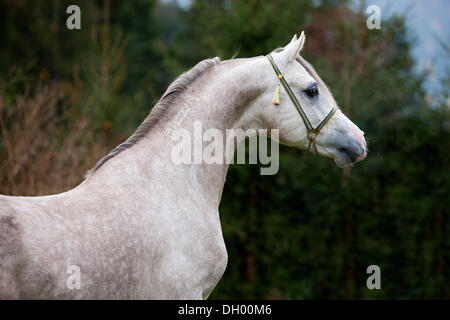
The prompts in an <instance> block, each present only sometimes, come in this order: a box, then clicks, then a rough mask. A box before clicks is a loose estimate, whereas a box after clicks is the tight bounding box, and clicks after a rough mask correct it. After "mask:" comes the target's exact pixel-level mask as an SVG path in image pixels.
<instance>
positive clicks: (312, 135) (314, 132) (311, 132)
mask: <svg viewBox="0 0 450 320" xmlns="http://www.w3.org/2000/svg"><path fill="white" fill-rule="evenodd" d="M267 59H269V61H270V64H271V65H272V68H273V70H274V71H275V73H276V75H277V77H278V80H279V81H280V83H281V84H282V85H283V88H284V90H286V92H287V94H288V96H289V98H291V101H292V103H293V104H294V106H295V109H297V112H298V114H299V115H300V117H302V120H303V122H304V123H305V126H306V136H307V138H308V140H309V146H308V151H309V150H310V149H311V145H312V146H314V151H315V153H317V147H316V144H315V142H314V140H315V139H316V138H317V136H318V135H319V133H320V130H321V129H322V128H323V126H324V125H325V124H326V123H327V122H328V120H330V119H331V117H333V115H334V113H335V112H336V111H337V107H333V109H331V111H330V112H329V113H328V114H327V116H326V117H325V118H324V119H323V120H322V122H321V123H320V124H319V125H318V126H317V127H316V128H314V127H313V126H312V125H311V122H310V121H309V119H308V117H307V116H306V113H305V111H303V108H302V106H301V105H300V102H298V100H297V97H296V96H295V94H294V93H293V92H292V90H291V87H290V86H289V84H288V83H287V81H286V79H284V77H283V74H282V73H281V71H280V69H278V67H277V65H276V64H275V61H273V58H272V56H271V55H270V54H268V55H267Z"/></svg>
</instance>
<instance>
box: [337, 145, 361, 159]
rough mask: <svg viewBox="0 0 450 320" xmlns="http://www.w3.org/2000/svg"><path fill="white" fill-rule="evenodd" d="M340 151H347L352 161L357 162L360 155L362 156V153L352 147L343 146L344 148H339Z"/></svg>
mask: <svg viewBox="0 0 450 320" xmlns="http://www.w3.org/2000/svg"><path fill="white" fill-rule="evenodd" d="M339 151H341V152H343V153H345V154H346V155H347V156H348V157H349V159H350V160H351V161H352V162H356V159H358V157H359V156H360V154H359V153H358V152H356V150H354V149H352V148H345V147H343V148H339Z"/></svg>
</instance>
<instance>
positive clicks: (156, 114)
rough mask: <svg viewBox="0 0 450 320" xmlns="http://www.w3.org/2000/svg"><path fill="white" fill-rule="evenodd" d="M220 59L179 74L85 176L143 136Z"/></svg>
mask: <svg viewBox="0 0 450 320" xmlns="http://www.w3.org/2000/svg"><path fill="white" fill-rule="evenodd" d="M219 62H220V59H219V58H218V57H215V58H212V59H205V60H203V61H200V62H199V63H197V64H196V65H195V66H194V67H193V68H192V69H190V70H189V71H187V72H185V73H183V74H181V75H180V76H179V77H178V78H177V79H175V81H174V82H172V83H171V84H170V86H169V87H168V88H167V90H166V92H165V93H164V94H163V95H162V97H161V98H160V99H159V101H158V102H157V103H156V104H155V106H154V107H153V108H152V110H151V112H150V114H149V115H148V116H147V117H146V118H145V120H144V121H143V122H142V123H141V125H140V126H139V127H138V128H137V129H136V131H135V132H134V133H133V134H132V135H131V136H130V137H129V138H128V139H127V140H126V141H124V142H122V143H121V144H119V145H118V146H117V147H115V148H114V149H113V150H111V151H110V152H109V153H108V154H107V155H106V156H104V157H103V158H101V159H100V160H99V161H98V162H97V164H96V165H95V167H94V168H93V169H91V170H89V171H88V173H87V174H86V178H87V177H89V176H91V175H93V174H94V173H95V172H96V171H97V170H98V169H99V168H100V167H101V166H103V165H104V164H105V163H106V162H107V161H108V160H110V159H112V158H114V157H115V156H117V155H118V154H119V153H121V152H122V151H124V150H126V149H129V148H131V147H132V146H134V145H135V144H136V143H137V142H138V141H139V140H141V139H142V138H144V137H145V136H146V135H147V133H149V131H150V130H151V129H152V128H153V127H154V126H155V125H156V124H157V123H158V122H159V121H160V120H161V118H163V116H164V114H165V113H166V111H167V110H168V108H169V107H170V106H171V105H172V104H173V103H174V101H175V99H177V98H178V97H179V96H180V94H182V93H183V92H184V91H185V90H186V88H187V87H188V86H189V85H191V84H192V83H193V82H194V81H195V80H197V79H198V78H199V77H200V76H201V75H203V74H204V73H206V72H207V71H208V70H210V69H211V68H212V67H213V66H215V65H216V64H218V63H219Z"/></svg>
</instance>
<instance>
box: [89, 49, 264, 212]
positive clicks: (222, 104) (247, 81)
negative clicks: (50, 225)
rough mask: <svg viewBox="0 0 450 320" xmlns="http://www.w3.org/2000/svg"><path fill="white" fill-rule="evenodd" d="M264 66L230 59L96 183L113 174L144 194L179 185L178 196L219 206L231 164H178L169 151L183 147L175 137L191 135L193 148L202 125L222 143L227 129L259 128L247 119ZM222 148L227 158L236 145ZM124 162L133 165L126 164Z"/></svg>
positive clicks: (201, 81) (254, 61) (194, 85)
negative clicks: (154, 188)
mask: <svg viewBox="0 0 450 320" xmlns="http://www.w3.org/2000/svg"><path fill="white" fill-rule="evenodd" d="M264 62H265V61H264ZM260 65H261V66H262V65H263V61H262V59H261V58H259V59H258V58H252V59H239V60H236V61H233V60H231V61H226V62H222V63H221V64H220V65H217V66H216V67H215V68H214V69H213V70H211V74H207V75H205V77H204V78H202V77H201V78H199V79H198V80H197V81H195V82H194V83H192V84H191V85H190V86H189V87H188V88H187V89H186V90H185V92H183V93H182V94H181V95H180V97H179V98H178V99H177V100H176V101H175V103H174V104H173V105H171V106H170V107H169V108H168V110H167V111H166V114H165V116H164V118H163V119H161V120H160V122H158V123H157V125H156V126H155V127H154V128H153V129H152V130H151V131H150V132H149V133H148V134H147V135H146V136H145V137H144V138H143V139H142V140H141V141H139V142H138V143H137V144H136V145H135V146H133V147H132V148H130V149H128V150H126V151H125V152H123V156H121V155H119V156H117V159H115V158H113V159H111V160H110V161H108V162H111V163H110V164H109V166H108V163H106V164H105V165H104V166H105V168H104V169H103V168H102V169H103V171H102V169H100V170H99V172H98V173H95V175H94V176H93V177H92V178H94V177H95V176H96V175H97V174H98V177H99V178H98V179H101V178H100V176H103V177H104V176H105V175H106V176H107V175H111V174H112V173H114V174H116V175H118V178H117V181H121V182H123V181H130V183H133V184H134V185H135V186H137V185H136V184H137V183H139V184H142V186H139V187H138V188H141V189H146V188H147V187H148V185H149V184H153V185H154V184H158V183H159V179H161V180H163V181H165V182H166V183H167V184H168V187H169V188H170V189H171V190H174V189H176V188H177V186H180V190H179V192H181V193H182V192H183V190H184V192H186V190H188V192H195V194H196V195H197V196H200V195H203V196H204V199H207V200H208V201H211V204H212V205H213V206H214V207H218V205H219V202H220V198H221V195H222V190H223V187H224V184H225V179H226V173H227V169H228V164H227V163H226V161H225V160H224V161H222V164H206V163H204V162H202V163H200V164H176V163H174V162H173V160H172V158H171V152H172V149H173V148H174V147H175V145H176V144H177V143H179V142H178V141H174V139H173V132H174V131H175V130H184V131H185V132H189V134H190V136H191V138H192V141H193V144H195V143H196V142H195V141H194V136H195V135H196V134H197V133H198V125H199V124H201V127H202V132H201V134H203V133H204V132H205V131H206V130H208V129H216V130H219V131H220V132H221V133H222V136H223V137H224V138H226V131H227V129H243V130H247V129H248V128H255V129H257V128H258V127H259V124H258V123H257V122H256V121H255V120H254V119H251V116H249V115H248V108H249V106H250V105H251V104H252V101H253V100H254V99H255V98H257V97H258V96H259V95H260V94H261V93H262V92H263V91H264V87H265V85H266V84H265V83H264V82H263V81H259V79H264V77H263V75H262V74H259V73H263V72H267V70H268V68H261V66H260ZM266 67H267V66H266ZM195 127H197V129H195ZM195 130H197V133H196V132H194V131H195ZM197 141H198V140H197ZM201 143H202V144H203V145H202V148H200V149H201V150H204V148H205V146H206V145H207V144H209V141H206V142H205V141H203V139H202V142H201ZM223 145H224V148H228V150H225V152H224V154H225V155H226V153H227V152H232V153H233V152H234V149H235V145H234V144H232V145H231V146H230V145H229V144H226V143H225V142H224V144H223ZM230 148H232V149H231V150H230ZM192 158H194V152H192ZM125 162H130V163H129V164H128V165H127V164H126V163H125ZM124 168H127V169H124ZM100 173H101V174H100Z"/></svg>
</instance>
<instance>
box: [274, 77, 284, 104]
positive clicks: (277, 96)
mask: <svg viewBox="0 0 450 320" xmlns="http://www.w3.org/2000/svg"><path fill="white" fill-rule="evenodd" d="M281 78H283V76H282V75H281V74H279V75H278V85H277V89H276V90H275V95H274V96H273V100H272V103H273V104H276V105H279V104H280V84H281Z"/></svg>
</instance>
